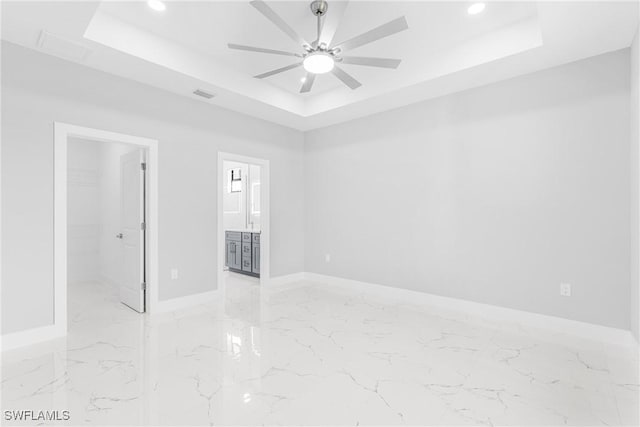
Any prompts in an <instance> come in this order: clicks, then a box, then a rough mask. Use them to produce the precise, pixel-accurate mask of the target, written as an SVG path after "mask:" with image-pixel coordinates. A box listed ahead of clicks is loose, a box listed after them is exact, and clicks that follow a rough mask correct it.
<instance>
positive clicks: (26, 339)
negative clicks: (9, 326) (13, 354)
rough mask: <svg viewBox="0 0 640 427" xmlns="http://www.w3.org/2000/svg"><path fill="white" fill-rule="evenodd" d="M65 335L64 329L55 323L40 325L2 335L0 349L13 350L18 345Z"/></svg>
mask: <svg viewBox="0 0 640 427" xmlns="http://www.w3.org/2000/svg"><path fill="white" fill-rule="evenodd" d="M65 335H66V331H65V330H64V328H62V327H57V326H56V325H48V326H42V327H39V328H33V329H27V330H25V331H19V332H13V333H10V334H6V335H2V338H1V339H0V348H2V351H7V350H13V349H16V348H19V347H24V346H27V345H32V344H38V343H41V342H43V341H49V340H52V339H56V338H60V337H63V336H65Z"/></svg>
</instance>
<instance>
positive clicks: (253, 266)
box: [224, 230, 260, 277]
mask: <svg viewBox="0 0 640 427" xmlns="http://www.w3.org/2000/svg"><path fill="white" fill-rule="evenodd" d="M224 259H225V265H226V266H227V267H228V268H229V270H230V271H233V272H235V273H242V274H247V275H249V276H254V277H260V233H256V232H248V231H233V230H227V231H225V258H224Z"/></svg>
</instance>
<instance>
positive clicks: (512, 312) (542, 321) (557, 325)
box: [304, 273, 638, 347]
mask: <svg viewBox="0 0 640 427" xmlns="http://www.w3.org/2000/svg"><path fill="white" fill-rule="evenodd" d="M304 278H305V279H307V280H312V281H317V282H323V283H327V284H330V285H337V286H350V287H355V288H357V289H358V290H363V291H366V292H368V293H373V294H376V295H379V296H383V297H385V298H393V299H394V300H399V301H402V302H409V303H418V304H425V305H432V306H436V307H439V308H443V309H450V310H456V311H462V312H465V313H468V314H472V315H476V316H478V317H483V318H487V319H491V320H497V321H508V322H515V323H519V324H521V325H525V326H529V327H533V328H537V329H544V330H548V331H552V332H558V333H566V334H570V335H574V336H579V337H582V338H587V339H593V340H598V341H601V342H604V343H608V344H616V345H623V346H636V347H637V346H638V343H637V341H636V340H635V338H634V337H633V335H632V333H631V331H628V330H625V329H617V328H611V327H607V326H602V325H596V324H593V323H586V322H580V321H577V320H571V319H564V318H561V317H555V316H549V315H545V314H538V313H532V312H527V311H522V310H516V309H511V308H506V307H500V306H495V305H490V304H484V303H479V302H473V301H467V300H461V299H457V298H450V297H443V296H439V295H433V294H428V293H424V292H418V291H412V290H408V289H402V288H394V287H390V286H384V285H378V284H373V283H368V282H361V281H357V280H350V279H343V278H340V277H334V276H327V275H324V274H317V273H304Z"/></svg>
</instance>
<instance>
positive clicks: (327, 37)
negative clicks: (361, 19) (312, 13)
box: [318, 1, 349, 46]
mask: <svg viewBox="0 0 640 427" xmlns="http://www.w3.org/2000/svg"><path fill="white" fill-rule="evenodd" d="M348 3H349V2H348V1H336V2H332V3H331V6H330V7H331V11H330V12H329V11H328V12H327V13H326V15H324V17H323V18H322V19H323V22H322V29H321V31H320V37H318V44H322V43H324V44H325V45H326V46H331V42H332V41H333V36H335V34H336V30H337V29H338V25H339V24H340V20H341V19H342V17H343V16H344V11H345V10H346V9H347V5H348Z"/></svg>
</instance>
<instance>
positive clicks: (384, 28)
mask: <svg viewBox="0 0 640 427" xmlns="http://www.w3.org/2000/svg"><path fill="white" fill-rule="evenodd" d="M408 28H409V25H408V24H407V20H406V19H405V17H404V16H402V17H400V18H398V19H394V20H393V21H390V22H387V23H386V24H384V25H380V26H379V27H376V28H374V29H373V30H369V31H367V32H366V33H363V34H360V35H359V36H356V37H354V38H352V39H349V40H347V41H346V42H342V43H339V44H337V45H336V46H335V48H339V49H340V50H341V51H343V52H344V51H347V50H350V49H355V48H357V47H360V46H362V45H365V44H367V43H371V42H374V41H376V40H380V39H382V38H385V37H388V36H390V35H392V34H395V33H399V32H400V31H404V30H406V29H408Z"/></svg>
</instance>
